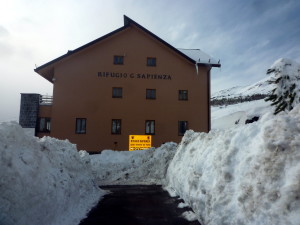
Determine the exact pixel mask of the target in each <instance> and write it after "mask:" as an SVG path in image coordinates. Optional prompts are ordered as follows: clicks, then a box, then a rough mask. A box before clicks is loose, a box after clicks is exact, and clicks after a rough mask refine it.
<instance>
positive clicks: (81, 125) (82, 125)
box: [76, 118, 86, 134]
mask: <svg viewBox="0 0 300 225" xmlns="http://www.w3.org/2000/svg"><path fill="white" fill-rule="evenodd" d="M85 133H86V118H76V134H85Z"/></svg>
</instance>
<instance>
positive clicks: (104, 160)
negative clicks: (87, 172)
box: [91, 143, 177, 185]
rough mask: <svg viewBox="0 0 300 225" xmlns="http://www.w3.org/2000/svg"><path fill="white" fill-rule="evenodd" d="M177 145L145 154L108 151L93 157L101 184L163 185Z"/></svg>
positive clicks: (166, 146) (172, 144)
mask: <svg viewBox="0 0 300 225" xmlns="http://www.w3.org/2000/svg"><path fill="white" fill-rule="evenodd" d="M176 147H177V144H175V143H166V144H164V145H162V146H161V147H159V148H157V149H154V148H151V149H148V150H142V151H132V152H129V151H124V152H120V151H112V150H105V151H102V153H101V154H99V155H92V156H91V159H92V165H93V168H94V173H95V175H96V177H97V182H98V185H113V184H122V185H125V184H162V181H163V180H164V179H165V176H166V171H167V168H168V165H169V163H170V161H171V160H172V158H173V156H174V154H175V151H176Z"/></svg>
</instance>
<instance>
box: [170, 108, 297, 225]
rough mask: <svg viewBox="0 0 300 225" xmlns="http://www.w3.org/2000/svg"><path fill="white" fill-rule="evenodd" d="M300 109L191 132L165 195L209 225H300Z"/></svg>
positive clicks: (174, 164) (173, 164) (172, 165)
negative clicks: (221, 128) (181, 203)
mask: <svg viewBox="0 0 300 225" xmlns="http://www.w3.org/2000/svg"><path fill="white" fill-rule="evenodd" d="M299 161H300V105H298V106H297V107H295V108H294V109H293V110H292V111H291V112H289V113H280V114H278V115H277V116H274V115H273V114H272V113H267V114H266V115H264V116H263V117H262V118H261V120H259V121H258V122H255V123H251V124H248V125H244V126H237V127H233V128H231V129H227V130H213V131H211V132H210V133H208V134H206V133H195V132H193V131H188V132H187V133H186V135H185V136H184V138H183V140H182V142H181V143H180V145H179V146H178V150H177V152H176V154H175V156H174V158H173V160H172V161H171V163H170V166H169V168H168V172H167V178H166V189H167V190H168V191H169V192H170V193H171V194H172V195H174V196H176V195H178V196H180V197H181V198H182V199H183V200H184V201H185V202H186V203H188V204H189V205H190V206H191V207H192V209H193V210H194V212H195V213H196V214H197V218H198V220H199V221H200V222H201V223H202V224H205V225H216V224H232V225H233V224H238V225H243V224H255V225H259V224H272V225H282V224H285V225H296V224H297V225H299V221H300V163H299Z"/></svg>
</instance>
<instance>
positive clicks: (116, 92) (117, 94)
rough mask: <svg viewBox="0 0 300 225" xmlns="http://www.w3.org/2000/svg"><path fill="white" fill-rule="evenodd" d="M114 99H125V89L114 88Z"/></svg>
mask: <svg viewBox="0 0 300 225" xmlns="http://www.w3.org/2000/svg"><path fill="white" fill-rule="evenodd" d="M112 97H113V98H122V97H123V89H122V88H121V87H113V88H112Z"/></svg>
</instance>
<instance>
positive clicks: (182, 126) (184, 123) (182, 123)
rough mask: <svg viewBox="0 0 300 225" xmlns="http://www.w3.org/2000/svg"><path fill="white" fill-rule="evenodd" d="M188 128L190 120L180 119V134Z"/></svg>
mask: <svg viewBox="0 0 300 225" xmlns="http://www.w3.org/2000/svg"><path fill="white" fill-rule="evenodd" d="M187 130H188V121H178V135H179V136H183V135H184V133H185V132H186V131H187Z"/></svg>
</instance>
